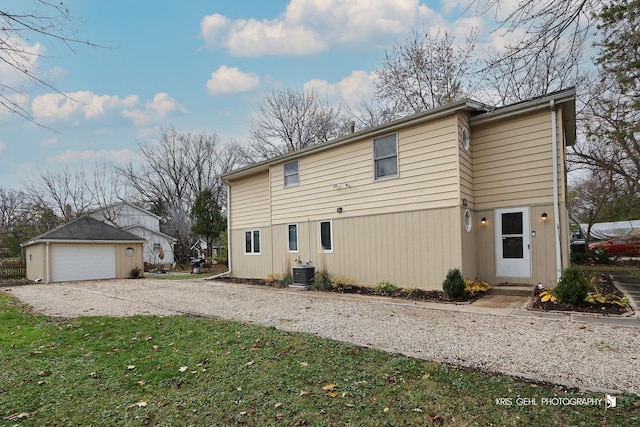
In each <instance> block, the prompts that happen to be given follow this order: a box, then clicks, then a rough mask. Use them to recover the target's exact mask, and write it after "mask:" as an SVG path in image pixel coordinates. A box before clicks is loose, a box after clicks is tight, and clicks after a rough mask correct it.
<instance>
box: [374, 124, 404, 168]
mask: <svg viewBox="0 0 640 427" xmlns="http://www.w3.org/2000/svg"><path fill="white" fill-rule="evenodd" d="M373 162H374V176H375V179H382V178H392V177H396V176H398V135H397V134H395V133H394V134H391V135H387V136H383V137H380V138H376V139H374V140H373Z"/></svg>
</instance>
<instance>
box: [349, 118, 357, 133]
mask: <svg viewBox="0 0 640 427" xmlns="http://www.w3.org/2000/svg"><path fill="white" fill-rule="evenodd" d="M349 131H350V132H351V133H354V132H355V131H356V122H354V121H351V122H349Z"/></svg>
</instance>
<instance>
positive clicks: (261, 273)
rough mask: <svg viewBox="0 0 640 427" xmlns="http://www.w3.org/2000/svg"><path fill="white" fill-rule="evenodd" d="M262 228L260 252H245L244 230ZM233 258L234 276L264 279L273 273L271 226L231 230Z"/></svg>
mask: <svg viewBox="0 0 640 427" xmlns="http://www.w3.org/2000/svg"><path fill="white" fill-rule="evenodd" d="M249 230H260V254H245V253H244V249H245V247H244V232H245V231H249ZM230 241H231V245H230V246H231V247H230V250H231V260H232V268H233V276H234V277H242V278H245V279H264V278H265V277H267V274H269V273H273V272H274V270H273V268H272V259H273V250H272V248H273V241H272V238H271V228H270V227H247V228H246V229H239V230H231V240H230Z"/></svg>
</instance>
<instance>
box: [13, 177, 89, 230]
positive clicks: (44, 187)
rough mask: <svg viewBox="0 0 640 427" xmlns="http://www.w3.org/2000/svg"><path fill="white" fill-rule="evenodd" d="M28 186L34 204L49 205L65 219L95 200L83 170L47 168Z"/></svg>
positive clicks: (78, 213)
mask: <svg viewBox="0 0 640 427" xmlns="http://www.w3.org/2000/svg"><path fill="white" fill-rule="evenodd" d="M24 187H25V191H26V193H27V196H28V198H29V200H30V203H31V205H33V206H40V207H43V208H48V209H50V210H51V211H53V212H55V214H56V215H58V216H59V217H60V218H62V219H63V221H65V222H67V221H71V220H72V219H74V218H76V217H78V216H80V215H81V214H82V213H84V212H86V211H87V210H89V209H90V208H91V207H92V206H94V203H95V199H94V198H93V196H92V195H91V193H90V192H89V191H88V186H87V178H86V174H85V171H84V170H83V169H71V168H70V167H65V168H64V169H62V170H59V171H54V170H44V171H42V172H40V175H39V176H38V177H37V178H35V179H31V180H30V181H28V182H27V183H26V184H25V185H24Z"/></svg>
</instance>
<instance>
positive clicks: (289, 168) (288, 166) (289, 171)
mask: <svg viewBox="0 0 640 427" xmlns="http://www.w3.org/2000/svg"><path fill="white" fill-rule="evenodd" d="M299 182H300V180H299V177H298V161H297V160H294V161H293V162H289V163H285V164H284V186H285V187H290V186H292V185H298V183H299Z"/></svg>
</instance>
